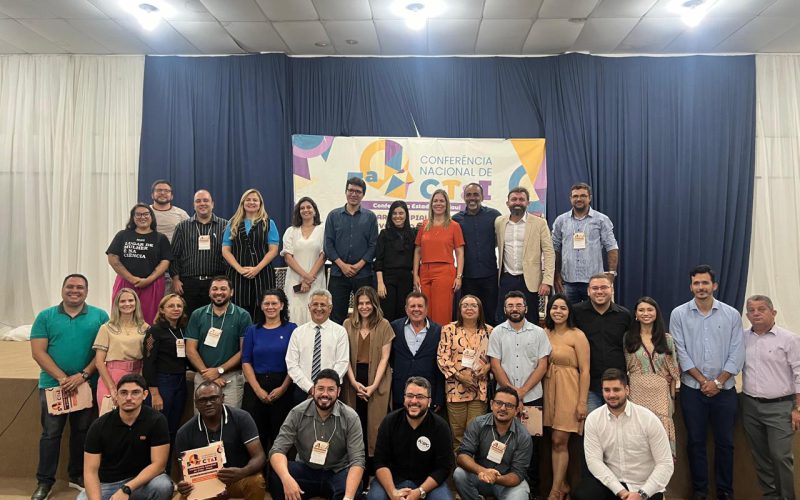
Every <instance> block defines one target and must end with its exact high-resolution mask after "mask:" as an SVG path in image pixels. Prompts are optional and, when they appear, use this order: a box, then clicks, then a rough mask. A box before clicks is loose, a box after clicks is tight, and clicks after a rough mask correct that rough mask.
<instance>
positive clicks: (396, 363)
mask: <svg viewBox="0 0 800 500" xmlns="http://www.w3.org/2000/svg"><path fill="white" fill-rule="evenodd" d="M392 329H394V340H393V341H392V356H391V365H392V369H393V370H394V371H393V373H392V408H394V409H397V408H402V407H403V392H404V389H405V384H406V380H408V378H409V377H424V378H426V379H427V380H429V381H430V382H431V399H432V401H431V407H432V408H433V410H434V411H437V410H439V409H440V408H442V407H443V406H444V375H442V372H440V371H439V367H438V365H437V364H436V352H437V350H438V349H439V338H440V337H441V334H442V327H441V325H437V324H436V323H434V322H433V321H431V320H429V319H428V298H427V297H426V296H425V294H424V293H422V292H418V291H413V292H411V293H409V294H408V296H407V297H406V317H405V318H400V319H397V320H394V321H393V322H392Z"/></svg>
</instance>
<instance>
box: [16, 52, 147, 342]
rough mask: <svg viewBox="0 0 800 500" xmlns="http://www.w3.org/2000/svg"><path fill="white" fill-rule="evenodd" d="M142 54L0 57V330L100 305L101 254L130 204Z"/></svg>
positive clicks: (105, 296)
mask: <svg viewBox="0 0 800 500" xmlns="http://www.w3.org/2000/svg"><path fill="white" fill-rule="evenodd" d="M143 72H144V57H116V56H115V57H109V56H18V55H12V56H2V57H0V213H1V214H3V217H2V221H3V225H4V226H3V231H2V233H3V234H4V235H6V237H5V238H2V239H0V269H2V270H3V271H2V274H3V282H4V287H3V293H2V296H0V323H2V324H0V327H2V326H4V325H6V326H17V325H20V324H25V323H30V322H31V321H32V320H33V317H34V315H35V314H36V312H37V311H39V310H41V309H43V308H45V307H47V306H51V305H53V304H55V303H58V302H59V301H60V290H61V282H62V280H63V278H64V276H65V275H67V274H69V273H75V272H79V273H83V274H86V275H87V277H88V279H89V298H88V301H89V302H90V303H92V304H95V305H98V306H101V307H103V308H107V307H108V305H109V303H110V294H111V282H112V280H113V272H112V271H111V269H110V268H109V266H108V265H107V264H106V256H105V253H104V252H105V249H106V246H107V245H108V242H109V241H111V238H112V236H113V235H114V233H115V232H116V231H118V230H120V229H121V228H122V227H123V226H124V224H125V222H126V221H127V217H128V211H129V210H130V207H131V206H132V205H133V203H134V202H135V200H136V187H137V186H136V180H137V172H138V164H139V158H138V155H139V134H140V130H141V116H142V114H141V109H142V78H143Z"/></svg>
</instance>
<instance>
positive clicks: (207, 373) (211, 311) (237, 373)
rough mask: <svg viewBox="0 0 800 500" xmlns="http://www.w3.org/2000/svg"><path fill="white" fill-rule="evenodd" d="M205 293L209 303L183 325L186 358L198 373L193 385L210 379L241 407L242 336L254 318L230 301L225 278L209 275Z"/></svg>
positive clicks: (230, 403)
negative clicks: (209, 299) (208, 284)
mask: <svg viewBox="0 0 800 500" xmlns="http://www.w3.org/2000/svg"><path fill="white" fill-rule="evenodd" d="M208 295H209V297H211V304H209V305H207V306H206V307H201V308H200V309H197V310H196V311H194V312H193V313H192V316H191V318H189V325H188V326H187V327H186V357H187V358H189V362H191V363H192V366H194V368H195V371H196V372H197V373H196V374H195V376H194V386H195V387H198V386H199V385H200V384H201V383H202V382H203V381H204V380H209V381H213V382H215V383H217V384H219V386H220V387H222V393H223V394H224V395H225V402H226V403H227V404H229V405H231V406H235V407H237V408H241V406H242V393H243V391H244V375H242V367H241V359H242V338H243V337H244V331H245V329H247V327H248V326H250V324H251V323H252V322H253V321H252V319H251V318H250V313H248V312H247V311H245V310H244V309H242V308H241V307H239V306H237V305H235V304H233V303H231V297H233V287H232V285H231V282H230V280H229V279H228V278H227V277H225V276H217V277H215V278H212V280H211V286H210V287H209V292H208ZM195 413H197V409H195Z"/></svg>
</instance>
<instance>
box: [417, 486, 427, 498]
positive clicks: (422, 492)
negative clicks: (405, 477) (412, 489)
mask: <svg viewBox="0 0 800 500" xmlns="http://www.w3.org/2000/svg"><path fill="white" fill-rule="evenodd" d="M426 496H428V493H427V492H426V491H425V488H423V487H422V486H420V487H419V497H420V498H422V499H423V500H424V499H425V497H426Z"/></svg>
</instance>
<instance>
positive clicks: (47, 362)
mask: <svg viewBox="0 0 800 500" xmlns="http://www.w3.org/2000/svg"><path fill="white" fill-rule="evenodd" d="M88 292H89V282H88V281H87V280H86V277H85V276H83V275H81V274H70V275H69V276H67V277H66V278H65V279H64V282H63V283H62V286H61V299H62V302H61V303H60V304H59V305H57V306H53V307H49V308H47V309H45V310H44V311H42V312H40V313H39V314H38V315H37V316H36V320H35V321H34V323H33V328H32V329H31V354H32V355H33V359H34V360H35V361H36V362H37V363H38V364H39V366H40V367H41V368H42V372H41V374H40V375H39V404H40V406H41V411H42V417H41V422H42V437H41V438H40V439H39V467H38V468H37V470H36V480H37V482H38V486H37V488H36V491H35V492H34V493H33V495H32V496H31V500H44V499H45V498H47V496H48V495H49V494H50V489H51V488H52V487H53V484H54V483H55V482H56V470H57V469H58V456H59V455H60V453H61V434H62V433H63V431H64V426H65V425H67V419H69V422H70V438H69V466H68V468H67V470H68V473H69V484H70V486H72V487H74V488H77V489H83V444H84V441H85V439H86V432H87V431H88V430H89V425H90V424H91V423H92V420H93V419H94V416H95V409H93V408H91V409H85V410H78V411H75V412H72V413H66V414H63V415H51V414H50V412H49V411H48V410H49V408H48V405H47V397H46V392H45V391H46V389H50V388H53V387H61V389H62V390H64V391H65V392H67V393H72V392H74V391H77V390H78V387H80V386H81V385H82V384H85V383H86V382H89V381H90V379H92V380H91V382H90V383H91V384H92V385H94V382H95V380H96V378H95V379H93V375H94V374H95V366H94V351H93V350H92V344H93V343H94V339H95V337H96V336H97V331H98V330H99V329H100V325H102V324H103V323H105V322H106V321H108V314H106V312H105V311H103V310H102V309H98V308H97V307H93V306H90V305H88V304H87V303H86V295H87V293H88ZM92 392H94V391H92Z"/></svg>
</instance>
